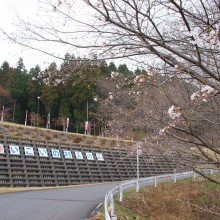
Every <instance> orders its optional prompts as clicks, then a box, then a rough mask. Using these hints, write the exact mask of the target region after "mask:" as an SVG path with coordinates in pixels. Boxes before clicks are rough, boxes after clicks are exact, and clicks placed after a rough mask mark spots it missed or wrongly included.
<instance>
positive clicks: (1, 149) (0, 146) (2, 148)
mask: <svg viewBox="0 0 220 220" xmlns="http://www.w3.org/2000/svg"><path fill="white" fill-rule="evenodd" d="M4 153H5V150H4V145H3V144H0V154H4Z"/></svg>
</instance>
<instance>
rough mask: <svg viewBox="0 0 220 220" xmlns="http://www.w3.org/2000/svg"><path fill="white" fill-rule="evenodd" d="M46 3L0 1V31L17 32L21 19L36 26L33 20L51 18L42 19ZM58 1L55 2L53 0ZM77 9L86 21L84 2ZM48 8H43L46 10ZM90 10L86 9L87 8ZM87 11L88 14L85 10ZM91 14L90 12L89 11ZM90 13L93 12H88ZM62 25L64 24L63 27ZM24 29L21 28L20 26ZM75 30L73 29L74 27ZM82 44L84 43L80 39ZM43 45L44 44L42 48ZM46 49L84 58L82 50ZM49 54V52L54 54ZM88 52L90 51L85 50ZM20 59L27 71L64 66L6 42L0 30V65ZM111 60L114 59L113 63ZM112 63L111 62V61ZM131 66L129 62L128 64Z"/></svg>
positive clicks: (14, 63) (55, 47)
mask: <svg viewBox="0 0 220 220" xmlns="http://www.w3.org/2000/svg"><path fill="white" fill-rule="evenodd" d="M45 1H46V0H0V7H1V8H2V10H1V13H0V29H3V30H4V31H5V32H7V33H8V34H10V33H16V31H17V29H18V28H19V19H18V16H19V17H20V18H22V19H23V20H25V21H28V22H30V23H35V22H34V21H39V20H41V19H45V18H46V19H48V20H49V18H47V13H46V14H43V16H42V17H43V18H42V17H41V16H39V13H41V12H42V10H41V9H42V4H43V3H42V2H45ZM54 1H55V0H54ZM76 3H77V0H75V1H74V4H76ZM78 4H79V5H77V6H80V7H73V11H74V10H75V9H76V8H77V10H76V14H77V16H80V17H81V18H82V17H83V19H84V18H85V17H86V16H85V15H86V14H85V11H84V8H83V7H82V2H81V1H78ZM44 6H45V5H43V7H44ZM86 10H87V9H86ZM86 12H87V11H86ZM87 14H88V12H87ZM89 14H90V13H89ZM44 15H46V17H44ZM54 22H56V23H55V24H56V25H58V22H59V18H58V20H55V21H54ZM61 25H62V24H61ZM20 26H21V25H20ZM71 28H72V26H71ZM84 37H85V39H83V40H84V42H86V41H87V40H88V39H89V38H87V37H86V35H85V36H84ZM79 39H80V41H81V40H82V39H81V38H79ZM74 43H76V39H74ZM42 45H43V44H41V46H42ZM43 47H44V50H45V48H46V50H48V51H49V50H50V49H51V51H52V50H53V52H54V51H55V53H59V54H58V55H59V56H61V57H64V55H65V53H67V52H68V53H70V54H74V55H76V56H80V57H83V55H81V54H80V51H77V49H75V48H74V49H73V48H71V47H69V48H68V47H67V46H66V47H64V46H63V45H62V47H60V46H59V45H58V46H54V45H53V46H52V47H51V45H50V44H49V47H50V48H49V47H47V46H46V45H43ZM51 51H49V52H50V53H53V52H51ZM86 53H87V51H86ZM19 58H22V59H23V62H24V65H25V68H26V69H27V70H30V69H31V68H33V67H35V66H36V65H39V66H40V67H41V69H44V68H47V67H48V66H49V64H50V63H52V62H53V61H55V62H56V63H57V64H58V65H59V64H60V63H61V62H60V60H58V59H55V58H53V57H51V56H49V55H45V54H43V53H40V52H37V51H34V50H31V49H28V48H25V47H22V46H20V45H18V44H15V43H12V42H11V41H9V40H8V39H7V37H6V36H5V35H4V34H3V33H2V32H1V31H0V66H1V65H2V63H3V62H4V61H7V62H8V63H9V65H10V66H12V67H16V65H17V62H18V60H19ZM110 61H111V60H110ZM110 61H109V62H110ZM114 62H115V64H116V65H117V66H118V65H119V64H122V63H127V62H125V61H124V60H120V59H119V60H115V61H114ZM127 64H128V66H129V63H127ZM132 66H133V65H131V67H130V68H132Z"/></svg>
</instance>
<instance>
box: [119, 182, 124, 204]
mask: <svg viewBox="0 0 220 220" xmlns="http://www.w3.org/2000/svg"><path fill="white" fill-rule="evenodd" d="M119 190H120V197H119V202H122V200H123V188H122V186H120V189H119Z"/></svg>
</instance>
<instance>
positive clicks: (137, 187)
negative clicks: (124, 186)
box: [136, 179, 139, 192]
mask: <svg viewBox="0 0 220 220" xmlns="http://www.w3.org/2000/svg"><path fill="white" fill-rule="evenodd" d="M136 192H139V181H138V179H137V181H136Z"/></svg>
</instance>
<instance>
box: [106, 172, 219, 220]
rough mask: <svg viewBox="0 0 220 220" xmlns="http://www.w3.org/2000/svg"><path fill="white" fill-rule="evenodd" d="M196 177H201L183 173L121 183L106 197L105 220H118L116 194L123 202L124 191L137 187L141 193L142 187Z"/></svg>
mask: <svg viewBox="0 0 220 220" xmlns="http://www.w3.org/2000/svg"><path fill="white" fill-rule="evenodd" d="M202 172H203V173H204V174H213V173H217V172H218V170H213V169H208V170H203V171H202ZM196 176H199V174H197V173H195V172H194V171H186V172H181V173H172V174H164V175H159V176H153V177H146V178H140V179H134V180H129V181H126V182H124V183H121V184H119V185H117V186H116V187H114V188H112V189H111V190H110V191H108V192H107V193H106V195H105V202H104V208H105V220H117V216H116V214H115V209H114V195H116V194H119V201H120V202H122V200H123V191H126V190H129V189H132V188H134V187H136V192H139V187H140V186H147V185H154V186H155V187H156V186H157V183H158V182H166V181H170V180H172V181H174V183H176V181H177V179H184V178H189V177H192V178H195V177H196Z"/></svg>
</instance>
